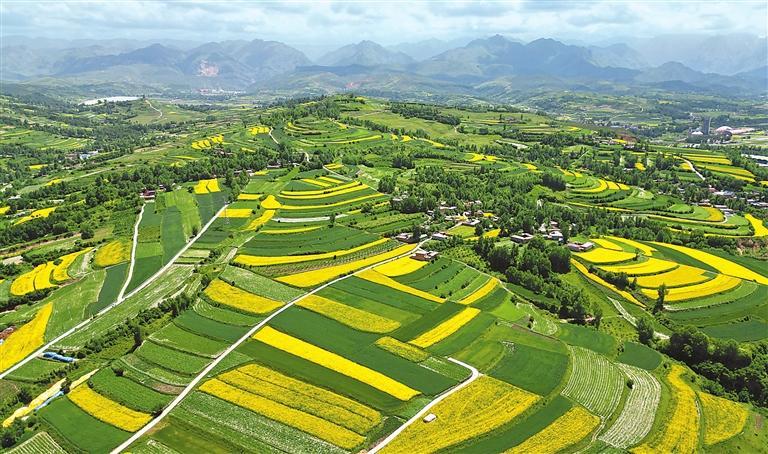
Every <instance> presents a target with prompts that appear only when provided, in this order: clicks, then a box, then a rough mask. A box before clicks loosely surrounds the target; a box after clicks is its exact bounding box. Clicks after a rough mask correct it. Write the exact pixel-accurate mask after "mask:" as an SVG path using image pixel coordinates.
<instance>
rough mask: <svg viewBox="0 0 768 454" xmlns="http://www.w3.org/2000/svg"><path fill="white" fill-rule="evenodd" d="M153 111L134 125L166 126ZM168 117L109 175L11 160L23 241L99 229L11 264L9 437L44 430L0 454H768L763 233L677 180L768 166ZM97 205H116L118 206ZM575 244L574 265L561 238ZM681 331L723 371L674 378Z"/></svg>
mask: <svg viewBox="0 0 768 454" xmlns="http://www.w3.org/2000/svg"><path fill="white" fill-rule="evenodd" d="M3 99H5V95H3ZM233 99H235V98H233ZM153 102H154V100H153ZM249 102H250V101H249ZM675 102H678V101H675ZM145 104H146V103H145V102H144V101H142V102H141V103H140V104H135V105H132V107H131V109H130V110H134V109H136V111H140V112H142V113H141V114H138V115H139V116H137V117H134V116H132V117H131V118H135V119H136V120H135V121H137V122H147V123H146V124H151V125H156V122H155V120H157V118H156V117H154V115H153V116H152V119H150V117H148V116H147V115H146V112H145V111H146V107H147V106H146V105H145ZM158 104H159V105H160V107H159V109H162V110H160V112H163V116H165V115H169V116H170V120H169V122H168V123H167V124H166V123H164V124H163V126H164V127H163V128H160V129H153V128H150V129H151V130H152V131H154V132H153V134H155V133H156V134H155V135H153V136H152V138H151V140H150V139H149V138H148V139H147V141H146V142H147V144H143V145H142V148H141V149H140V150H135V151H134V152H133V153H127V154H125V155H121V154H119V153H115V155H116V156H114V157H113V156H111V155H107V153H111V152H105V153H104V155H105V156H104V157H103V158H102V156H99V158H98V159H94V160H89V161H88V162H83V163H81V164H82V167H84V168H88V169H90V166H92V167H94V168H97V170H96V171H99V172H100V173H96V174H94V175H93V176H85V177H82V176H81V175H83V174H86V175H87V173H86V172H84V171H83V170H82V169H80V168H71V167H68V166H69V164H64V163H61V162H58V161H57V162H53V161H50V160H39V161H38V160H34V161H33V160H32V159H31V158H29V157H27V158H25V159H26V160H22V161H21V162H15V161H14V160H15V159H17V158H15V157H14V158H4V159H7V160H9V161H11V162H12V164H13V166H12V167H11V168H13V169H17V170H18V172H19V173H22V174H24V177H25V178H27V179H26V180H24V181H25V182H29V183H30V185H31V186H35V187H36V188H31V187H30V188H24V190H23V191H22V190H19V191H17V192H18V193H19V194H20V201H12V200H9V201H8V203H7V204H6V205H3V206H0V217H1V219H0V223H2V224H3V228H9V229H19V230H17V231H18V232H21V231H22V230H24V232H26V233H25V234H27V233H29V232H33V231H34V230H35V229H34V227H36V226H37V225H40V224H41V223H46V222H49V221H50V222H51V225H50V226H49V227H51V229H54V228H55V229H56V230H57V231H58V229H59V227H60V224H59V223H65V221H66V222H72V223H74V222H75V221H77V222H79V221H80V218H83V217H85V218H87V219H84V220H83V222H82V223H80V224H77V225H78V229H77V230H74V231H66V232H64V233H61V234H58V233H57V234H54V235H46V236H44V237H41V238H39V239H36V240H35V241H36V242H32V241H30V242H25V243H23V244H18V245H13V247H7V248H4V249H3V251H2V252H3V260H4V264H3V267H2V269H0V271H2V272H3V274H2V277H0V304H2V306H0V307H2V308H3V309H2V310H1V311H0V328H2V329H0V331H1V332H2V334H0V338H2V342H0V374H2V375H0V409H2V410H3V411H4V412H5V413H4V414H3V421H4V423H3V425H4V426H10V425H11V421H12V420H16V419H19V418H22V417H25V416H27V415H34V417H32V418H28V419H26V420H24V422H23V424H22V423H14V426H13V428H12V429H10V430H7V431H5V428H4V429H3V435H4V437H3V442H4V443H6V444H7V442H6V438H8V437H11V438H12V436H14V434H15V433H16V429H17V428H19V433H21V434H23V435H22V436H21V438H20V439H18V440H17V441H18V442H14V443H15V446H14V447H13V448H11V450H9V452H14V453H28V452H33V453H34V452H56V453H58V452H96V453H101V452H112V451H113V450H116V451H119V452H136V453H158V452H160V453H174V452H214V453H218V452H323V453H325V452H328V453H339V454H341V453H351V452H372V453H375V452H393V453H400V452H440V453H444V452H457V453H481V452H482V453H486V452H489V453H492V452H519V453H532V452H533V453H550V452H551V453H560V452H619V451H621V452H625V451H627V452H639V453H642V452H699V451H707V452H708V451H713V452H720V451H724V452H726V451H727V452H731V451H733V452H752V451H755V450H756V449H755V448H754V447H755V446H756V445H757V444H758V443H759V442H760V441H762V440H763V439H765V429H763V428H762V426H760V427H758V426H759V424H758V421H762V420H761V419H760V416H759V412H756V411H755V409H754V408H753V407H752V405H753V404H754V403H755V402H757V400H756V397H755V394H754V390H755V389H757V388H759V387H760V386H762V385H760V382H759V381H758V380H757V379H755V380H754V381H750V382H748V383H747V382H745V384H744V386H742V388H741V391H738V390H737V391H734V389H736V388H737V385H740V382H739V380H741V381H744V376H745V375H744V372H743V371H744V370H747V368H751V369H749V370H750V373H753V375H754V376H755V377H758V376H759V373H760V371H759V370H758V368H757V367H756V366H758V365H760V364H762V363H761V362H760V361H761V358H762V357H761V356H760V353H759V352H760V348H761V347H760V344H759V343H758V342H757V341H760V340H764V339H765V338H766V337H768V334H767V333H768V312H766V310H767V308H768V267H767V266H766V265H765V263H764V262H763V261H762V260H760V259H758V258H756V257H758V256H759V255H760V254H761V253H762V252H761V251H763V242H764V238H763V237H765V236H768V229H766V227H765V226H764V225H763V219H765V217H764V215H763V214H762V213H761V211H760V210H758V209H754V208H748V209H747V211H740V210H735V211H734V212H731V210H729V209H725V208H722V206H721V205H720V203H722V200H721V199H719V198H718V197H720V196H718V195H713V194H714V192H712V191H709V190H708V189H706V187H705V186H701V187H699V186H698V185H699V184H702V185H704V184H708V183H709V182H706V183H703V182H701V180H700V179H698V177H697V176H696V175H694V174H693V173H692V172H691V171H687V170H682V169H681V168H680V166H679V165H680V163H681V162H685V161H683V158H684V159H686V160H688V161H690V162H691V163H693V165H694V166H695V167H696V169H698V170H699V171H701V172H704V173H705V175H706V178H709V179H712V181H715V176H726V175H730V176H731V177H728V178H731V179H730V180H728V181H733V178H736V179H739V180H740V181H743V182H745V183H750V182H749V181H748V179H750V178H757V177H760V178H762V177H761V175H763V173H761V172H762V170H761V169H757V168H753V167H750V168H751V169H752V171H750V170H747V169H746V168H741V167H738V166H737V165H736V164H738V163H739V162H740V161H738V160H737V159H736V158H735V156H734V155H732V154H726V152H724V151H723V152H721V151H719V150H715V151H713V150H705V149H693V148H688V149H681V148H672V149H670V150H665V149H660V148H659V146H658V144H656V143H655V142H653V143H651V144H646V143H645V142H642V143H641V144H640V145H639V146H641V147H646V146H648V147H649V150H648V151H646V150H645V149H643V150H642V151H638V150H632V149H631V147H630V145H629V142H628V140H629V139H630V138H629V137H624V136H621V138H619V137H613V136H612V137H604V136H603V135H602V134H604V132H602V131H598V130H597V128H590V127H589V126H588V124H583V125H582V124H580V123H576V122H575V121H572V120H571V119H568V118H569V117H567V116H560V117H554V116H551V117H550V116H548V115H544V114H541V113H532V112H527V111H517V110H515V111H512V110H507V109H506V108H504V107H502V106H495V107H492V106H489V105H480V104H478V105H477V106H473V107H472V108H461V107H456V108H453V107H452V108H448V107H441V108H439V109H438V108H434V109H432V108H429V109H425V108H423V107H422V108H421V109H420V108H419V107H418V106H417V105H416V103H387V102H384V101H382V100H376V99H364V98H358V97H354V96H329V97H326V98H322V99H317V100H311V101H295V102H293V101H292V102H291V103H283V102H276V103H275V104H274V105H271V106H270V107H266V108H262V107H257V106H255V105H248V106H246V105H245V104H243V105H238V106H237V107H232V106H230V105H229V104H228V101H226V102H225V101H222V104H221V105H219V106H217V107H216V108H214V109H211V110H210V111H205V112H204V113H203V112H202V111H201V112H197V111H192V110H191V109H184V108H183V107H182V106H178V110H175V111H173V112H176V113H171V112H172V110H171V109H176V107H171V105H169V104H167V103H165V102H163V103H162V104H160V103H158ZM112 107H113V106H109V107H107V106H101V107H100V110H99V112H98V113H97V112H92V113H94V115H95V116H97V115H98V116H108V114H107V113H104V112H106V111H109V110H110V109H111V108H112ZM82 109H86V108H85V107H83V108H82ZM114 109H116V110H120V109H125V110H120V111H121V112H122V113H121V115H128V114H129V113H130V115H136V112H127V110H128V108H127V107H126V106H122V105H121V106H114ZM139 109H141V110H139ZM101 110H103V111H104V112H102V111H101ZM325 111H328V112H333V116H329V117H322V116H320V115H321V114H320V112H325ZM178 112H181V114H179V113H178ZM406 113H407V114H408V115H410V114H411V113H415V114H416V115H413V116H406ZM438 113H440V114H442V116H435V115H437V114H438ZM614 115H615V112H611V113H610V115H609V116H607V117H606V118H608V117H612V116H614ZM98 118H100V117H98ZM430 118H437V119H439V120H441V121H443V122H441V121H437V120H435V119H430ZM177 120H179V121H178V123H177ZM187 120H188V121H187ZM153 122H154V123H153ZM141 124H142V125H144V123H141ZM193 125H194V128H192V126H193ZM166 126H167V127H166ZM142 127H143V126H142ZM625 139H626V140H625ZM0 141H1V140H0ZM155 141H157V142H160V143H161V144H160V145H154V142H155ZM608 142H610V143H608ZM149 143H153V144H152V145H149ZM559 143H572V144H571V145H567V146H561V145H558V144H559ZM624 146H626V148H625V147H624ZM670 148H671V147H670ZM550 151H553V152H554V154H552V155H551V156H550V155H548V154H547V157H546V159H544V158H542V153H545V154H546V153H549V152H550ZM726 156H732V157H733V160H731V159H730V158H727V157H726ZM664 160H668V161H669V162H665V165H666V167H665V168H661V167H663V166H661V161H664ZM83 161H84V160H83ZM145 161H146V162H145ZM611 162H614V163H615V162H619V163H620V164H621V165H622V166H623V165H626V168H623V169H621V172H618V171H617V169H615V168H613V167H615V164H614V166H613V167H611V165H610V164H611ZM147 163H150V164H151V166H148V165H147ZM633 164H634V165H633ZM62 169H63V170H62ZM691 169H692V168H691ZM166 170H167V172H166ZM102 171H103V172H104V173H103V174H102V173H101V172H102ZM99 175H101V176H99ZM80 178H87V180H84V181H85V182H79V181H78V179H80ZM717 181H719V179H718V180H717ZM48 183H50V184H48ZM563 183H565V186H564V187H563ZM672 183H674V184H672ZM678 183H679V184H680V185H681V186H680V187H682V185H684V184H688V183H691V185H692V187H691V189H690V190H685V192H684V191H676V189H675V184H678ZM46 184H47V185H46ZM93 185H100V186H104V187H109V188H108V189H109V191H104V194H111V193H112V192H114V193H115V194H119V195H120V196H119V197H118V198H113V199H110V200H108V202H105V203H104V206H102V205H100V203H101V202H100V197H102V196H103V195H102V193H99V194H97V195H94V194H93V193H91V189H90V188H91V187H92V186H93ZM713 185H714V183H713ZM734 187H735V186H734ZM748 187H749V188H752V186H748ZM649 188H650V189H649ZM670 188H671V189H670ZM16 189H18V188H16V187H15V186H14V187H13V188H12V189H11V190H12V191H16ZM718 189H720V188H718ZM750 190H751V189H750ZM699 192H701V193H702V194H704V196H707V197H710V198H711V199H712V200H711V201H710V202H703V201H701V202H699V203H694V202H692V201H693V200H698V199H700V197H699V195H700V194H699ZM735 192H739V193H740V195H743V194H741V191H735ZM9 193H10V192H9ZM37 193H44V194H47V197H44V198H39V199H36V200H35V201H34V202H33V203H32V202H29V203H28V200H27V199H26V196H25V195H24V194H37ZM14 194H15V192H14ZM105 197H106V196H105ZM739 197H740V196H739ZM14 200H16V199H14ZM734 200H741V199H740V198H738V197H734ZM715 203H717V206H714V204H715ZM728 203H730V202H728ZM225 204H226V207H225ZM81 205H85V206H87V207H88V208H89V209H90V208H93V210H94V212H93V215H92V218H90V217H89V216H91V215H90V214H88V215H87V216H86V215H84V214H83V213H82V212H79V211H77V210H78V209H79V208H78V207H80V206H81ZM45 207H47V208H45ZM142 207H143V208H142ZM224 207H225V208H224ZM718 207H720V208H718ZM222 208H224V209H222ZM142 210H143V211H142ZM139 212H141V215H140V218H139V217H137V216H139ZM73 213H74V214H73ZM217 213H218V215H217ZM48 218H50V219H48ZM86 221H87V222H86ZM475 223H477V224H479V226H480V227H479V230H482V232H480V231H479V230H476V228H475V226H474V225H472V224H475ZM556 226H559V227H558V228H557V229H559V230H560V231H561V233H562V234H563V241H558V240H557V239H554V240H552V239H551V238H556V236H554V235H551V236H550V237H549V238H547V234H551V233H552V232H554V231H555V230H557V229H555V227H556ZM26 229H29V230H28V231H27V230H26ZM203 229H205V231H204V232H202V233H201V230H203ZM63 230H67V229H63ZM134 230H135V231H136V235H135V238H134V235H133V233H134ZM438 232H439V233H442V234H443V235H445V236H443V235H435V234H437V233H438ZM523 232H527V233H532V234H533V235H534V236H535V238H532V239H530V240H528V239H526V238H525V237H522V236H519V237H515V236H513V235H522V233H523ZM401 233H416V234H417V236H418V238H419V241H418V242H405V241H399V240H398V238H403V236H399V234H401ZM29 234H30V235H32V233H29ZM198 234H199V235H198ZM422 234H423V236H421V235H422ZM624 236H626V238H625V237H624ZM191 239H194V242H192V243H188V242H189V241H191ZM650 239H654V240H659V241H651V240H650ZM586 242H592V243H594V246H593V247H592V248H590V249H589V250H587V251H583V252H576V250H578V249H579V248H580V246H579V245H577V244H567V243H586ZM568 248H570V249H571V252H569V251H568ZM182 250H183V253H182V254H179V251H182ZM425 251H435V252H437V257H436V258H432V259H431V260H426V259H425V258H428V257H432V255H433V254H430V255H429V256H426V257H425V254H424V252H425ZM734 251H736V252H738V254H734ZM177 254H178V256H177ZM16 263H19V265H18V266H17V265H15V264H16ZM662 286H663V287H664V288H666V293H663V294H662V297H663V299H664V301H663V304H660V302H659V301H658V300H659V288H660V287H662ZM120 295H123V297H122V298H121V297H120ZM6 307H7V308H8V309H6ZM646 325H650V328H647V326H646ZM685 325H690V326H692V327H695V328H696V330H697V331H696V334H697V335H696V336H694V338H695V340H698V341H701V339H702V336H699V334H702V335H706V336H707V337H706V339H707V342H708V343H709V344H708V346H707V349H701V350H696V351H694V350H692V349H691V348H690V346H689V348H688V349H681V351H680V352H677V351H673V350H674V348H676V347H677V346H678V345H679V344H680V343H684V342H687V341H688V337H690V336H689V335H690V333H691V331H690V330H689V329H688V328H686V329H685V332H682V333H681V332H680V331H679V330H680V328H681V327H682V326H685ZM686 336H688V337H686ZM726 339H733V340H735V341H736V343H733V342H727V343H726V342H722V341H723V340H726ZM38 350H40V351H41V352H42V351H45V352H46V354H45V356H44V357H43V356H42V355H38V353H36V352H37V351H38ZM664 352H666V354H665V353H664ZM691 352H693V353H695V354H697V355H700V356H706V357H707V359H706V361H703V360H702V361H697V362H694V361H691V359H690V358H688V357H687V356H686V355H689V356H690V355H692V354H693V353H691ZM726 357H727V358H728V360H732V361H733V362H734V363H738V364H739V367H733V368H730V367H725V366H724V364H725V363H724V362H723V361H725V359H723V358H726ZM73 360H74V364H70V361H73ZM683 361H688V362H689V363H690V367H688V366H685V365H684V362H683ZM721 366H722V367H721ZM726 369H727V372H726ZM8 371H10V373H6V372H8ZM695 371H698V372H700V373H701V374H702V375H705V376H707V377H708V379H707V380H704V379H702V378H701V377H699V376H697V375H696V373H695ZM729 374H733V376H734V377H738V378H739V379H738V380H736V379H734V380H732V381H733V382H734V383H729V382H727V381H726V380H725V379H724V378H723V377H726V376H730V375H729ZM750 377H751V376H750ZM705 391H710V392H712V393H721V394H722V395H723V396H725V397H728V398H729V399H730V398H733V397H734V396H738V397H739V399H741V400H745V401H746V400H751V402H752V404H746V403H737V402H735V401H732V400H728V399H726V398H724V397H720V396H714V395H713V394H709V393H707V392H705ZM26 394H31V396H27V395H26ZM22 397H23V399H22V400H21V401H19V399H21V398H22ZM27 397H32V400H31V403H29V404H27V405H26V406H25V405H23V404H22V401H26V402H29V400H28V399H26V398H27ZM5 410H8V411H5ZM9 417H10V419H6V418H9ZM22 426H23V427H22Z"/></svg>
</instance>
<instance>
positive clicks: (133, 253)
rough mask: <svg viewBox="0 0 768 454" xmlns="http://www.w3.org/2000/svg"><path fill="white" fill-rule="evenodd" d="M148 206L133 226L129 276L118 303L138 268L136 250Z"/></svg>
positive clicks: (118, 295)
mask: <svg viewBox="0 0 768 454" xmlns="http://www.w3.org/2000/svg"><path fill="white" fill-rule="evenodd" d="M146 206H147V205H146V204H144V205H142V206H141V211H140V212H139V218H138V219H137V220H136V224H135V225H134V226H133V242H132V243H131V263H130V264H129V265H128V276H126V278H125V282H123V286H122V287H120V293H118V294H117V300H116V301H122V300H123V298H124V296H125V291H126V290H127V289H128V285H129V284H130V283H131V278H132V277H133V268H134V267H135V266H136V248H137V247H138V245H139V225H140V224H141V218H142V217H144V208H146Z"/></svg>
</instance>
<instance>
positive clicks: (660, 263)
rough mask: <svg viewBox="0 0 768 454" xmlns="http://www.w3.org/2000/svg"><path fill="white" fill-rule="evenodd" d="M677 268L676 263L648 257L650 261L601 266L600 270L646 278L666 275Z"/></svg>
mask: <svg viewBox="0 0 768 454" xmlns="http://www.w3.org/2000/svg"><path fill="white" fill-rule="evenodd" d="M677 267H678V265H677V263H675V262H671V261H669V260H661V259H657V258H653V257H648V260H646V261H644V262H640V263H631V264H627V265H609V266H601V267H600V268H602V269H603V270H604V271H609V272H611V273H627V275H628V276H645V275H649V274H659V273H665V272H667V271H671V270H674V269H675V268H677Z"/></svg>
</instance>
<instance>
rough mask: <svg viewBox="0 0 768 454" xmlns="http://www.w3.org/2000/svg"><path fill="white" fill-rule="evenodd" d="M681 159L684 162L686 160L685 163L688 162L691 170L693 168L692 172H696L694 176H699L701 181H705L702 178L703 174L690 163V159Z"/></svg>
mask: <svg viewBox="0 0 768 454" xmlns="http://www.w3.org/2000/svg"><path fill="white" fill-rule="evenodd" d="M683 161H685V162H686V163H687V164H688V165H689V166H690V167H691V170H693V173H695V174H696V176H698V177H699V178H701V181H706V178H704V175H702V174H701V173H700V172H699V171H698V170H697V169H696V167H695V166H694V165H693V163H692V162H691V161H689V160H687V159H683Z"/></svg>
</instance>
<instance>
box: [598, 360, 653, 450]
mask: <svg viewBox="0 0 768 454" xmlns="http://www.w3.org/2000/svg"><path fill="white" fill-rule="evenodd" d="M618 367H619V368H621V370H622V372H624V373H625V374H626V375H627V377H629V379H630V380H632V389H630V391H629V396H628V397H627V401H626V402H625V404H624V409H623V410H622V411H621V414H620V415H619V417H618V418H617V419H616V421H614V423H613V425H612V426H611V427H609V428H608V430H606V431H605V432H603V433H602V434H601V435H600V437H598V438H599V439H600V440H601V441H604V442H606V443H608V444H609V445H611V446H615V447H617V448H622V449H626V448H629V447H630V446H632V445H635V444H637V443H640V441H641V440H642V439H643V438H645V436H646V435H648V432H650V430H651V427H652V426H653V420H654V418H655V417H656V410H657V409H658V406H659V399H661V385H660V384H659V381H658V380H656V378H655V377H654V376H653V375H651V374H650V373H648V372H647V371H645V370H643V369H640V368H637V367H634V366H629V365H627V364H618Z"/></svg>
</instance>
